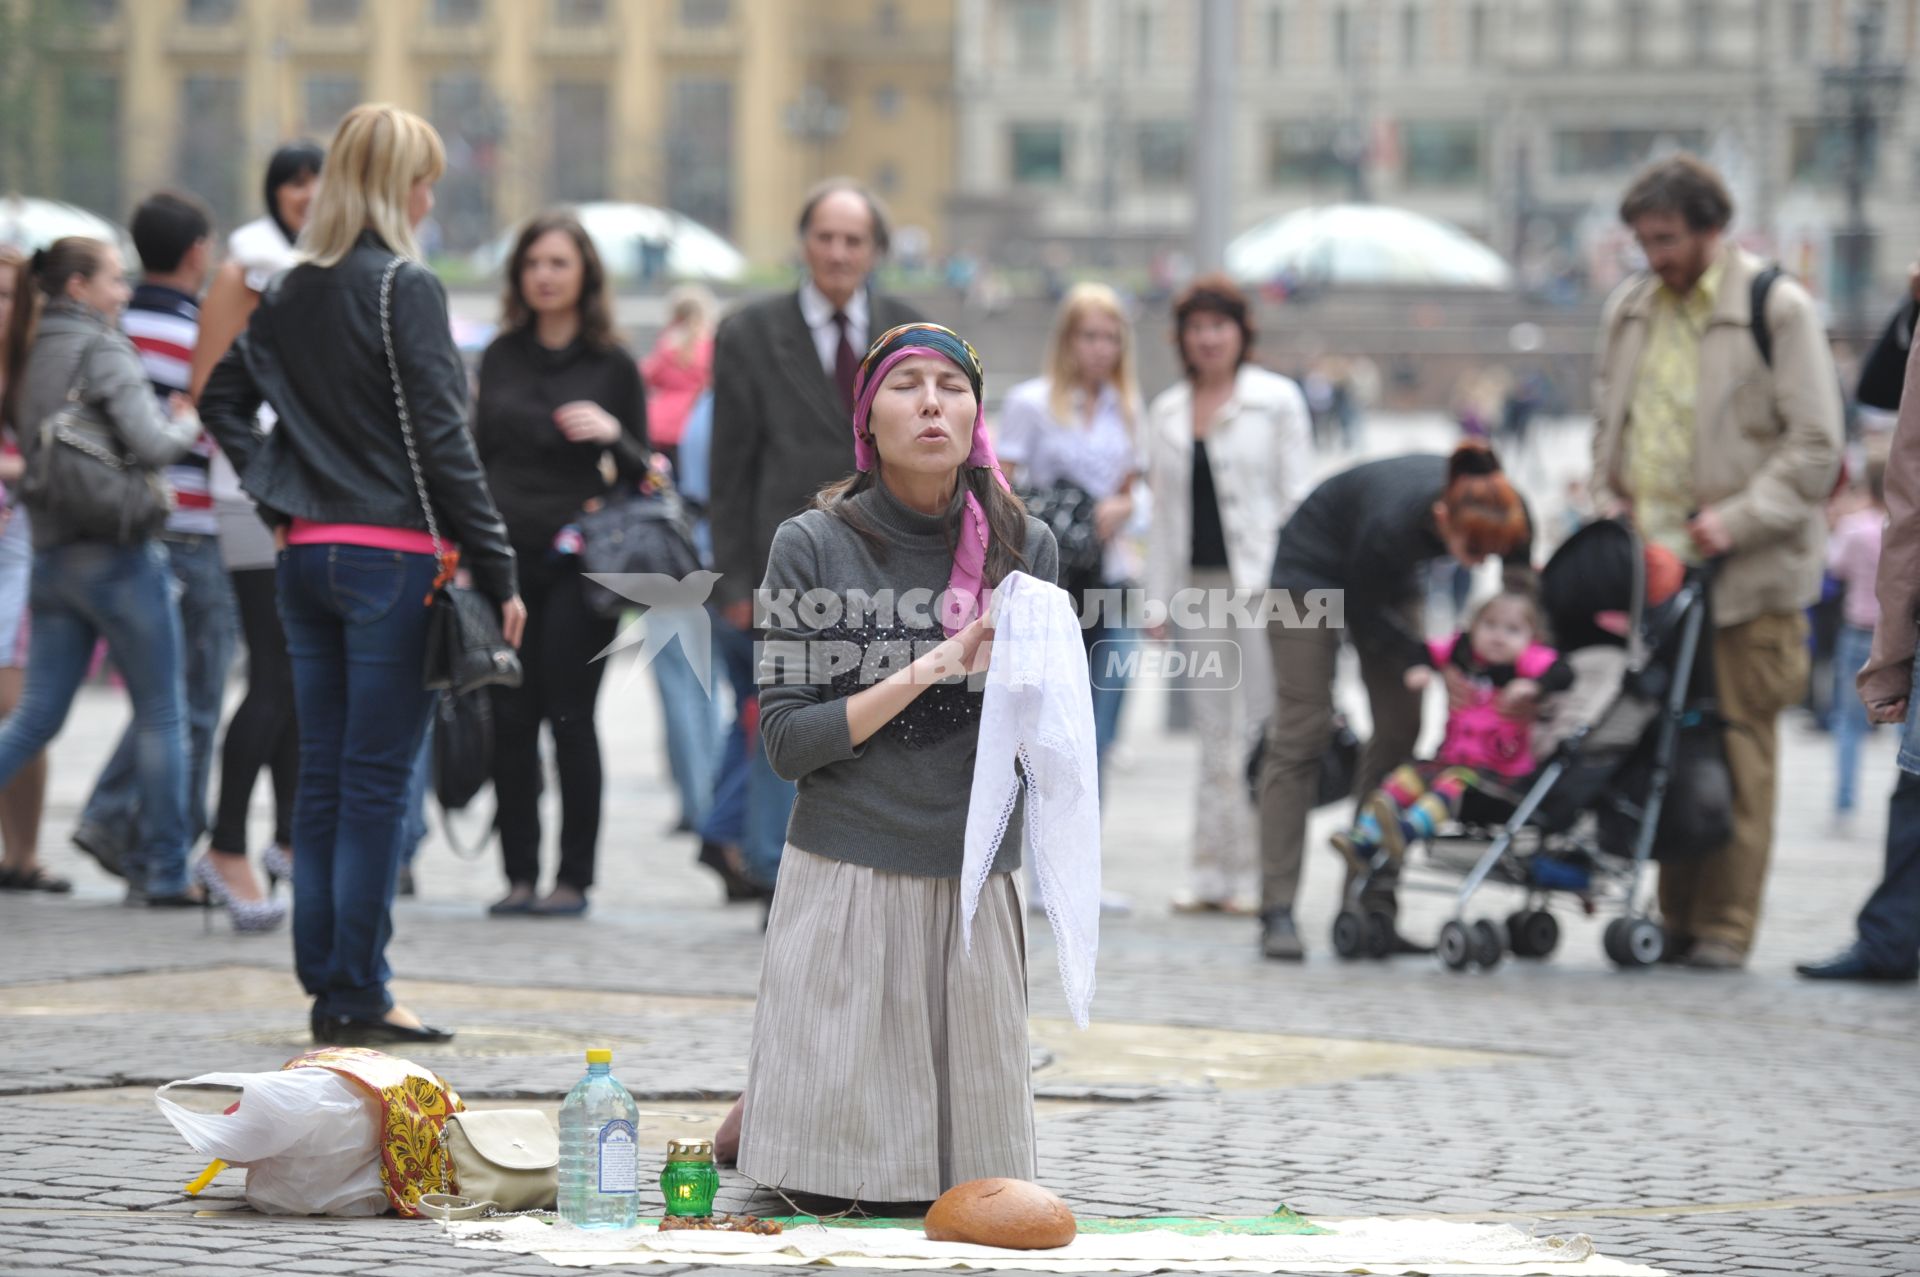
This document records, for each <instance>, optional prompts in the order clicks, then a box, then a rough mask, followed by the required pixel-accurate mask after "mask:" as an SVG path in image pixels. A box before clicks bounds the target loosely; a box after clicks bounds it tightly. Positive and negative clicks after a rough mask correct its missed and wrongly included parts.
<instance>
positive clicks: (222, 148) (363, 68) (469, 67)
mask: <svg viewBox="0 0 1920 1277" xmlns="http://www.w3.org/2000/svg"><path fill="white" fill-rule="evenodd" d="M0 6H11V7H12V11H13V13H14V14H15V15H17V16H16V18H15V22H16V25H15V26H14V27H13V30H15V31H25V32H27V34H28V35H29V36H30V38H31V39H32V41H33V42H34V43H35V49H34V55H33V58H32V66H31V69H30V70H31V73H32V75H33V76H34V78H35V85H34V88H33V90H32V91H33V93H34V94H35V97H34V99H33V102H34V106H35V108H36V109H35V116H36V118H37V119H38V120H39V121H41V127H39V128H38V129H37V130H35V132H34V135H33V137H32V138H31V139H30V140H29V141H28V142H27V143H26V145H28V146H29V147H30V148H31V152H32V153H31V155H30V156H29V157H28V158H29V159H30V161H31V162H30V163H23V164H17V165H15V166H14V167H16V168H18V169H22V170H24V171H26V172H29V173H33V174H36V175H38V176H39V178H40V181H39V182H38V183H36V185H38V186H39V187H40V189H39V190H38V191H36V192H35V193H45V194H53V195H56V196H59V197H62V198H67V199H70V200H72V201H73V202H75V203H79V204H82V205H84V206H87V207H89V208H92V209H94V210H95V211H98V212H101V213H102V214H104V215H107V216H109V217H112V218H114V220H124V219H125V217H126V209H127V206H128V205H129V204H130V203H131V202H132V201H133V200H135V199H137V198H138V196H139V195H140V194H141V193H143V192H146V191H148V190H152V189H154V188H156V187H160V186H169V185H178V186H182V187H185V188H187V189H190V190H193V191H196V192H198V193H199V194H201V195H202V196H203V197H205V198H206V199H207V200H208V201H209V202H210V203H211V204H212V205H213V206H214V208H215V210H216V212H218V213H219V214H220V217H221V221H222V222H223V224H226V225H232V224H233V222H234V221H235V220H239V219H244V218H246V217H251V216H254V215H255V214H256V213H257V212H258V209H259V199H260V195H259V180H260V173H261V171H262V168H263V165H264V162H265V159H266V156H267V155H268V154H269V153H270V152H271V151H272V150H273V148H274V147H275V146H276V145H278V144H279V143H280V142H282V141H283V140H285V139H287V138H291V137H298V136H308V137H314V138H318V139H320V140H322V141H324V140H325V139H326V138H327V137H328V136H329V134H330V133H331V131H332V129H333V126H334V124H335V122H337V121H338V119H339V118H340V116H341V115H342V114H343V113H344V112H345V111H346V110H347V109H348V108H349V107H351V106H353V105H354V104H355V103H357V102H361V101H386V102H394V103H397V104H399V105H401V106H405V107H408V108H410V109H412V110H415V111H418V112H420V113H421V114H422V115H424V116H426V117H427V118H428V119H430V120H431V121H432V122H433V123H434V125H435V126H436V127H437V128H438V129H439V130H440V132H441V133H442V135H443V136H444V137H445V139H446V142H447V146H448V150H449V153H450V159H451V168H450V171H449V172H448V174H447V177H446V179H445V180H444V181H443V182H442V184H441V186H440V188H439V191H438V200H439V206H438V209H437V212H436V217H437V220H438V223H439V226H440V232H441V234H442V236H443V240H444V243H445V245H446V247H447V248H449V249H452V250H458V249H464V248H469V247H472V246H474V245H476V244H478V243H480V242H482V241H484V240H487V239H490V238H491V237H492V236H494V235H496V234H498V233H499V232H500V231H501V230H502V229H504V228H505V227H507V226H510V225H511V224H513V223H514V222H516V221H518V220H519V219H521V218H524V217H526V216H527V215H529V214H530V213H532V212H534V211H536V210H537V209H539V208H540V207H542V206H543V205H546V204H548V203H553V202H563V201H584V200H591V199H615V200H634V201H640V202H645V203H652V204H661V205H665V206H668V207H672V208H675V209H678V210H679V211H681V212H684V213H686V214H688V215H689V216H692V217H694V218H695V219H697V220H699V221H701V222H704V223H706V224H707V225H709V226H711V227H712V228H713V229H715V230H717V231H719V232H720V233H722V234H723V235H726V236H728V237H729V238H731V239H733V240H734V242H735V243H737V244H738V245H739V246H740V247H741V248H742V249H743V250H744V251H745V252H746V253H747V254H748V256H749V257H750V258H752V259H754V260H756V261H761V262H777V261H779V260H782V259H783V258H785V257H787V256H788V255H790V254H791V252H792V250H793V245H794V228H793V213H794V210H795V208H796V207H797V206H798V203H799V201H800V198H801V195H802V193H803V192H804V191H805V189H806V188H807V187H808V186H809V185H811V184H812V183H813V182H815V181H817V180H819V179H820V178H822V177H825V176H828V175H832V174H839V173H849V174H852V175H853V176H855V177H858V178H861V179H862V180H865V181H868V182H870V183H872V184H873V185H874V186H875V187H876V188H877V189H878V190H879V191H880V192H881V193H882V195H883V196H884V197H885V198H887V199H888V200H889V201H890V203H892V205H893V207H894V212H895V216H896V220H897V221H898V222H900V223H901V224H903V225H909V226H918V227H922V228H925V230H926V231H927V232H928V233H929V235H930V236H937V235H938V232H939V227H940V217H941V212H942V209H943V206H944V203H945V200H946V197H947V195H948V192H949V187H950V182H951V174H952V172H953V163H952V149H951V137H952V128H951V120H952V118H953V115H952V107H953V103H952V92H951V84H952V68H953V50H952V31H953V15H952V8H951V3H950V0H911V2H905V0H54V2H53V3H51V4H49V0H0ZM29 11H33V16H29ZM47 15H51V16H47ZM15 182H16V184H17V182H18V179H15Z"/></svg>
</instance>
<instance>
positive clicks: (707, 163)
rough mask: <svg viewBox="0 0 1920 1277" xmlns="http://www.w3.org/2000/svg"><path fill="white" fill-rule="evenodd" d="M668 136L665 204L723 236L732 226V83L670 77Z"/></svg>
mask: <svg viewBox="0 0 1920 1277" xmlns="http://www.w3.org/2000/svg"><path fill="white" fill-rule="evenodd" d="M667 136H668V137H669V138H671V139H672V140H671V141H670V142H669V143H668V144H667V151H668V155H667V158H668V164H667V206H668V207H669V208H673V209H677V210H679V211H680V212H682V213H685V214H686V215H687V216H688V217H691V218H692V219H693V220H694V221H696V222H699V223H701V224H702V225H704V226H709V227H712V228H713V229H714V230H716V231H719V232H720V233H721V234H722V235H725V234H727V233H728V232H729V231H731V230H732V227H733V83H732V82H731V81H729V80H707V79H683V80H675V81H674V82H673V92H672V96H671V97H670V98H669V99H668V105H667Z"/></svg>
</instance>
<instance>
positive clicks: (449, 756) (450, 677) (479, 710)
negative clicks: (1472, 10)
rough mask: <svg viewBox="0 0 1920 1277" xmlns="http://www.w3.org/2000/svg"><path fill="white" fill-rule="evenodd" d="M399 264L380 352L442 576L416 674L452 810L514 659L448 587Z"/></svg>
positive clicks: (466, 796) (439, 785) (516, 678)
mask: <svg viewBox="0 0 1920 1277" xmlns="http://www.w3.org/2000/svg"><path fill="white" fill-rule="evenodd" d="M402 265H403V260H402V259H401V258H398V257H396V258H394V259H393V260H392V261H391V262H389V263H387V269H386V273H385V274H384V275H382V276H381V277H380V339H381V341H382V342H383V343H384V344H385V346H386V353H387V373H388V375H389V376H390V377H391V378H392V379H393V406H394V408H395V409H396V410H397V411H398V412H399V414H400V435H401V438H402V439H404V440H405V441H406V445H407V465H408V467H409V468H410V469H411V470H412V471H413V486H414V491H415V492H416V493H417V494H418V495H419V497H420V511H421V513H422V514H424V515H426V518H427V535H429V536H431V537H432V538H433V557H434V559H435V561H436V562H437V563H438V564H439V565H440V571H439V572H438V574H437V575H435V577H434V579H433V593H432V594H430V595H429V596H428V598H427V605H428V607H430V608H431V609H432V613H431V615H429V616H428V617H427V656H426V662H425V669H424V670H423V671H422V678H423V682H424V683H425V685H426V687H427V689H428V690H429V691H432V692H435V693H437V694H438V697H437V699H436V701H435V703H434V731H433V788H434V794H435V795H436V796H437V797H438V798H439V799H440V804H441V806H442V808H445V809H454V810H457V809H459V808H461V807H464V806H466V805H467V804H468V803H469V802H471V801H472V800H473V797H474V795H475V794H477V793H479V792H480V790H481V788H482V787H483V786H485V784H486V783H487V780H488V778H489V777H490V775H491V774H492V771H493V701H492V696H491V693H489V692H488V690H487V689H488V687H490V686H494V685H498V686H502V687H518V686H520V679H521V668H520V654H519V653H518V652H516V651H514V650H513V647H512V645H510V644H509V643H508V642H507V641H506V639H505V638H504V637H503V636H502V634H501V632H500V611H499V609H498V608H497V607H496V606H495V605H494V603H493V600H491V599H489V598H487V597H486V596H485V595H483V594H481V593H480V592H479V591H477V590H472V589H468V588H466V587H465V586H460V585H455V584H454V573H455V571H456V570H457V569H458V568H459V565H460V552H459V551H458V550H455V549H452V548H450V547H449V546H448V545H447V544H446V543H445V542H444V541H442V540H441V539H440V524H439V521H438V520H436V519H435V518H434V516H433V502H432V501H430V500H428V498H427V480H426V476H425V474H424V473H423V472H422V471H421V468H420V452H419V449H418V448H417V447H415V446H414V440H413V415H412V414H411V413H410V412H408V411H407V392H406V388H405V387H404V386H402V385H401V383H400V361H399V360H398V359H397V358H395V356H394V353H393V319H392V309H393V307H392V302H393V277H394V276H395V275H396V274H398V273H399V270H400V267H401V266H402Z"/></svg>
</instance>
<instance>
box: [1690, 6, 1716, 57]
mask: <svg viewBox="0 0 1920 1277" xmlns="http://www.w3.org/2000/svg"><path fill="white" fill-rule="evenodd" d="M1687 51H1688V52H1689V53H1690V54H1692V56H1693V60H1694V62H1695V63H1701V62H1707V61H1709V60H1711V59H1712V57H1713V2H1712V0H1687Z"/></svg>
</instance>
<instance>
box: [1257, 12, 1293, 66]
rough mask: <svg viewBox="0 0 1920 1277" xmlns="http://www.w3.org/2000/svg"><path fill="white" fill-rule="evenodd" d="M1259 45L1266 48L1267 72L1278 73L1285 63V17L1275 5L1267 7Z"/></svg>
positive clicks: (1284, 13)
mask: <svg viewBox="0 0 1920 1277" xmlns="http://www.w3.org/2000/svg"><path fill="white" fill-rule="evenodd" d="M1261 43H1262V44H1264V45H1265V46H1266V51H1267V70H1269V71H1278V70H1279V69H1280V68H1281V66H1283V65H1284V64H1285V62H1286V53H1287V15H1286V11H1285V10H1283V9H1282V8H1281V7H1280V6H1279V5H1277V4H1272V5H1268V6H1267V12H1266V25H1265V28H1264V31H1263V34H1262V40H1261Z"/></svg>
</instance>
